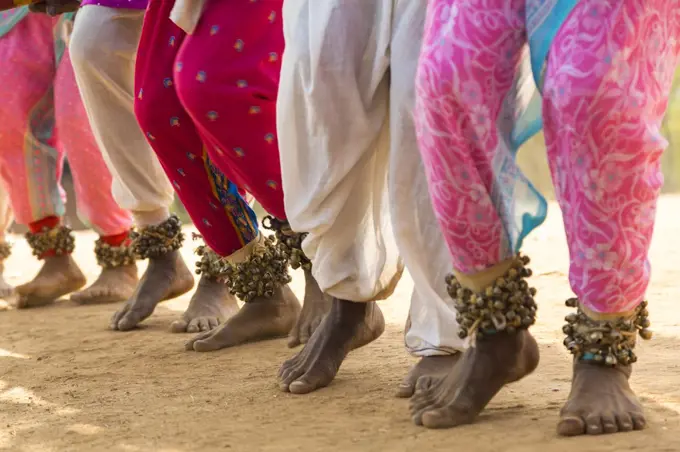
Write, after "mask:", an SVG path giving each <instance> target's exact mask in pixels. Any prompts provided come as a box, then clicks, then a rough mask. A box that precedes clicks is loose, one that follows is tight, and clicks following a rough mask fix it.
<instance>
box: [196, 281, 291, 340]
mask: <svg viewBox="0 0 680 452" xmlns="http://www.w3.org/2000/svg"><path fill="white" fill-rule="evenodd" d="M299 313H300V302H299V301H298V299H297V297H296V296H295V294H294V293H293V291H292V290H290V287H288V286H287V285H286V286H283V287H280V288H278V289H276V290H275V291H274V295H273V296H272V297H271V298H264V297H260V298H255V299H253V300H251V301H249V302H248V303H246V304H244V305H243V307H242V308H241V310H240V311H239V312H238V313H237V314H236V315H234V316H233V317H231V318H230V319H229V320H227V321H226V322H225V323H224V324H223V325H221V326H220V327H219V328H217V329H215V330H213V331H208V332H205V333H202V334H199V335H198V336H196V337H194V338H192V339H191V340H189V341H188V342H187V343H186V344H185V348H186V349H187V350H194V351H197V352H211V351H214V350H219V349H221V348H227V347H233V346H235V345H240V344H244V343H246V342H254V341H261V340H264V339H274V338H278V337H285V336H286V335H287V334H288V333H289V332H290V329H291V328H293V324H294V323H295V319H297V316H298V314H299Z"/></svg>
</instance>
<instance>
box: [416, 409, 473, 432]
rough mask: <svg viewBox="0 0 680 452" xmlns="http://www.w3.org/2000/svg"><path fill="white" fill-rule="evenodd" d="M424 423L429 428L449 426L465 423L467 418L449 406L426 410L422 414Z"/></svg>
mask: <svg viewBox="0 0 680 452" xmlns="http://www.w3.org/2000/svg"><path fill="white" fill-rule="evenodd" d="M422 421H423V425H424V426H425V427H427V428H449V427H455V426H457V425H461V424H463V423H465V419H464V418H461V417H460V416H458V415H457V413H454V412H452V410H451V409H449V408H438V409H436V410H430V411H425V412H424V413H423V415H422Z"/></svg>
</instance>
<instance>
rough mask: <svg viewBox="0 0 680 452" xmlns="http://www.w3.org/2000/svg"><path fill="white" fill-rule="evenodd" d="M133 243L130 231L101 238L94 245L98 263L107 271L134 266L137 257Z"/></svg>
mask: <svg viewBox="0 0 680 452" xmlns="http://www.w3.org/2000/svg"><path fill="white" fill-rule="evenodd" d="M132 243H133V242H132V238H131V237H130V231H125V232H123V233H121V234H116V235H109V236H101V237H99V239H98V240H97V241H96V242H95V245H94V254H95V256H96V258H97V263H98V264H99V266H100V267H102V268H103V269H105V270H106V269H112V268H118V267H132V266H134V265H135V262H136V260H137V256H136V254H135V251H134V248H133V246H132Z"/></svg>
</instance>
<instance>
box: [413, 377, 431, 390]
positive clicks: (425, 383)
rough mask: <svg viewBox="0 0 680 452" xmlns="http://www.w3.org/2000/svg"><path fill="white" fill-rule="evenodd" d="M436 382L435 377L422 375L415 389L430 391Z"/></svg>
mask: <svg viewBox="0 0 680 452" xmlns="http://www.w3.org/2000/svg"><path fill="white" fill-rule="evenodd" d="M433 384H434V378H432V377H430V376H427V375H425V376H422V377H420V378H418V380H416V385H415V390H416V392H424V391H429V390H430V388H432V386H433Z"/></svg>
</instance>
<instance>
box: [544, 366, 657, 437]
mask: <svg viewBox="0 0 680 452" xmlns="http://www.w3.org/2000/svg"><path fill="white" fill-rule="evenodd" d="M630 374H631V367H630V366H616V367H609V366H602V365H598V364H589V363H585V362H577V363H575V364H574V376H573V378H572V383H571V392H570V393H569V399H568V400H567V403H566V404H565V405H564V407H563V408H562V411H561V412H560V421H559V423H558V424H557V433H558V434H560V435H562V436H576V435H584V434H586V433H587V434H589V435H600V434H603V433H617V432H629V431H631V430H642V429H643V428H645V426H646V425H647V422H646V421H645V415H644V413H643V410H642V404H641V403H640V401H639V400H638V398H637V397H636V396H635V393H634V392H633V390H632V389H630V385H629V384H628V379H629V378H630Z"/></svg>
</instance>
